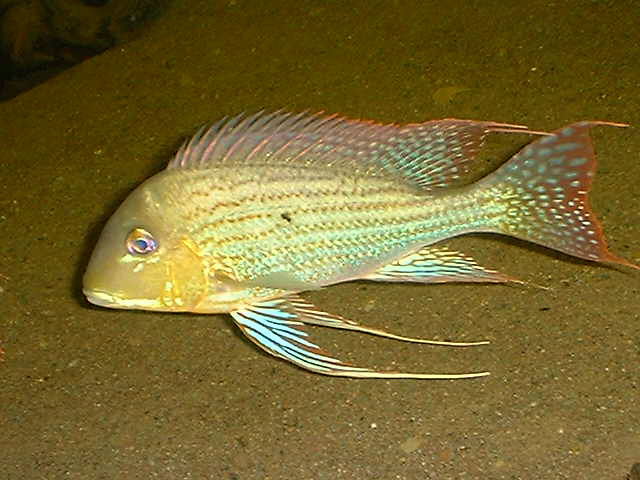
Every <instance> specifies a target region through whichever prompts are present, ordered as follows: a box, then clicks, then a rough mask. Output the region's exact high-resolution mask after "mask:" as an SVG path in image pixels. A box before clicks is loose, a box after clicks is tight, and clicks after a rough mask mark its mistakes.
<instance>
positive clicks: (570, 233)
mask: <svg viewBox="0 0 640 480" xmlns="http://www.w3.org/2000/svg"><path fill="white" fill-rule="evenodd" d="M596 125H613V126H620V127H621V126H625V125H623V124H619V123H609V122H579V123H574V124H571V125H568V126H566V127H564V128H561V129H560V130H557V131H555V132H554V133H553V134H552V135H548V136H545V137H542V138H540V139H538V140H536V141H534V142H532V143H530V144H529V145H527V146H526V147H524V148H523V149H522V150H521V151H520V152H518V153H517V154H516V155H515V156H514V157H513V158H512V159H511V160H509V161H508V162H507V163H505V164H504V165H503V166H502V167H500V168H499V169H498V170H496V171H495V172H494V173H492V174H490V175H488V176H487V177H485V178H484V179H482V180H480V182H478V188H481V189H482V190H485V191H487V190H488V191H489V192H490V194H491V197H492V198H493V199H495V201H496V202H497V203H498V204H499V205H500V206H501V207H502V208H501V209H505V211H504V214H503V215H500V216H499V217H498V218H497V219H496V222H497V224H495V225H494V228H495V229H496V231H498V232H500V233H504V234H507V235H512V236H514V237H518V238H522V239H524V240H528V241H531V242H535V243H539V244H541V245H544V246H546V247H549V248H553V249H555V250H559V251H561V252H564V253H567V254H569V255H573V256H575V257H579V258H584V259H587V260H592V261H596V262H613V263H619V264H623V265H627V266H631V267H635V268H640V267H639V266H637V265H634V264H632V263H630V262H629V261H627V260H625V259H623V258H621V257H618V256H616V255H614V254H613V253H611V252H610V251H609V250H608V248H607V244H606V241H605V238H604V235H603V232H602V227H601V225H600V223H599V222H598V220H597V219H596V217H595V215H594V213H593V212H592V210H591V206H590V204H589V199H588V197H587V195H588V192H589V188H590V187H591V182H592V179H593V175H594V173H595V168H596V158H595V154H594V150H593V144H592V142H591V138H590V136H589V130H590V129H591V127H593V126H596ZM505 206H506V208H505Z"/></svg>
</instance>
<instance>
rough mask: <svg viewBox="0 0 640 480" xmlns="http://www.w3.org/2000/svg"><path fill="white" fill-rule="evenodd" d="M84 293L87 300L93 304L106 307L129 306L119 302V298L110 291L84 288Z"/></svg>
mask: <svg viewBox="0 0 640 480" xmlns="http://www.w3.org/2000/svg"><path fill="white" fill-rule="evenodd" d="M82 293H84V296H85V297H86V298H87V301H88V302H89V303H91V304H93V305H98V306H99V307H106V308H127V307H125V306H124V305H121V304H120V303H119V302H118V298H117V297H116V296H114V295H112V294H110V293H107V292H102V291H100V290H90V289H86V288H85V289H83V290H82Z"/></svg>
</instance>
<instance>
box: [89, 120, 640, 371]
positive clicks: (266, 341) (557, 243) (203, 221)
mask: <svg viewBox="0 0 640 480" xmlns="http://www.w3.org/2000/svg"><path fill="white" fill-rule="evenodd" d="M600 125H609V126H625V125H624V124H620V123H613V122H601V121H582V122H577V123H573V124H570V125H567V126H564V127H562V128H560V129H558V130H556V131H553V132H551V133H547V132H541V131H535V130H529V129H528V128H527V127H526V126H523V125H514V124H506V123H496V122H488V121H474V120H459V119H443V120H431V121H427V122H422V123H412V124H394V123H390V124H382V123H377V122H373V121H364V120H353V119H348V118H346V117H342V116H339V115H325V114H323V113H307V112H303V113H298V114H293V113H287V112H283V111H277V112H273V113H265V112H259V113H256V114H252V115H245V114H243V115H238V116H236V117H233V118H227V117H225V118H223V119H222V120H220V121H218V122H217V123H215V124H213V125H212V126H211V127H209V128H202V129H200V130H199V131H198V132H197V133H196V134H195V135H194V136H193V137H192V138H191V139H190V140H189V141H187V142H185V143H184V144H183V145H182V147H180V149H179V150H178V152H177V153H176V155H175V156H174V157H173V158H172V159H171V160H170V161H169V163H168V165H167V167H166V169H164V170H163V171H161V172H160V173H157V174H156V175H153V176H152V177H150V178H149V179H147V180H146V181H144V182H143V183H142V184H141V185H139V186H138V187H137V188H136V189H135V190H134V191H133V192H132V193H130V195H129V196H128V197H127V198H126V199H125V200H124V202H123V203H122V204H121V205H120V206H119V207H118V209H117V210H116V211H115V213H114V214H113V215H112V216H111V217H110V218H109V220H108V221H107V223H106V225H105V226H104V229H103V231H102V233H101V235H100V237H99V239H98V242H97V244H96V246H95V248H94V250H93V252H92V254H91V257H90V259H89V262H88V265H87V267H86V271H85V274H84V277H83V292H84V295H85V296H86V298H87V300H88V302H90V303H92V304H94V305H97V306H100V307H107V308H120V309H139V310H151V311H163V312H192V313H198V314H200V313H202V314H220V313H225V314H230V316H231V317H232V319H233V321H234V323H235V325H237V327H238V328H239V329H240V331H241V332H242V333H243V334H244V335H245V336H246V337H247V338H248V339H249V340H251V341H252V342H253V343H255V344H256V345H257V346H258V347H260V348H262V349H263V350H265V351H266V352H268V353H270V354H272V355H274V356H276V357H279V358H281V359H284V360H287V361H289V362H291V363H293V364H295V365H297V366H298V367H301V368H303V369H306V370H309V371H312V372H315V373H320V374H326V375H333V376H341V377H354V378H413V379H457V378H474V377H482V376H485V375H488V374H489V372H486V371H479V372H467V373H420V372H417V373H413V372H402V371H386V370H376V369H373V368H367V367H361V366H357V365H354V364H352V363H350V362H346V361H343V360H340V358H338V356H335V355H334V354H332V353H330V352H329V351H328V350H326V349H325V348H322V347H321V346H319V345H318V342H317V340H314V337H313V334H312V333H313V331H314V329H313V327H314V326H320V327H330V328H335V329H342V330H347V331H355V332H363V333H368V334H373V335H377V336H381V337H386V338H391V339H395V340H400V341H406V342H414V343H424V344H435V345H447V346H457V347H464V346H473V345H482V344H486V343H488V342H487V341H477V342H452V341H451V342H449V341H437V340H428V339H422V338H413V337H406V336H402V335H398V334H395V333H391V332H388V331H386V330H383V329H379V328H374V327H369V326H366V325H363V324H360V323H358V322H355V321H352V320H348V319H346V318H343V317H341V316H339V315H335V314H331V313H327V312H324V311H323V310H322V309H319V308H318V307H316V306H315V305H314V304H312V303H311V302H309V301H307V300H305V299H303V298H302V297H301V296H300V294H301V293H302V292H306V291H312V290H318V289H322V288H325V287H328V286H330V285H334V284H338V283H342V282H349V281H356V280H365V281H375V282H403V283H407V282H415V283H423V284H431V283H442V282H488V283H503V282H512V281H516V279H514V278H512V277H510V276H508V275H505V274H502V273H500V272H498V271H496V270H493V269H490V268H486V267H484V266H481V265H480V264H478V263H477V262H476V261H475V260H474V259H473V258H472V257H470V256H468V255H466V254H464V253H461V252H458V251H454V250H451V249H449V248H448V247H446V246H443V245H442V243H441V242H442V241H444V240H447V239H450V238H453V237H457V236H460V235H464V234H469V233H475V232H489V233H494V234H501V235H508V236H511V237H516V238H519V239H523V240H527V241H529V242H533V243H536V244H539V245H543V246H545V247H547V248H550V249H553V250H556V251H559V252H563V253H565V254H567V255H570V256H573V257H577V258H581V259H585V260H589V261H592V262H607V263H611V264H619V265H623V266H628V267H633V268H640V267H638V266H637V265H634V264H633V263H631V262H630V261H628V260H626V259H624V258H622V257H619V256H617V255H615V254H614V253H612V252H610V250H609V249H608V247H607V243H606V240H605V238H604V234H603V230H602V226H601V224H600V222H599V221H598V220H597V218H596V216H595V214H594V213H593V211H592V209H591V206H590V203H589V199H588V192H589V189H590V187H591V184H592V181H593V176H594V172H595V168H596V158H595V153H594V148H593V143H592V140H591V137H590V130H591V129H592V128H593V127H595V126H600ZM494 132H499V133H513V134H529V135H536V136H537V138H535V139H534V140H533V141H531V142H530V143H529V144H527V145H525V146H524V147H523V148H522V149H521V150H520V151H519V152H518V153H516V154H515V155H514V156H513V157H512V158H510V159H509V160H508V161H507V162H505V163H504V164H502V165H501V166H500V167H498V168H497V169H496V170H495V171H493V172H491V173H489V174H487V175H486V176H484V177H482V178H480V179H479V180H477V181H470V180H469V177H470V175H471V174H472V173H473V169H472V168H471V167H472V166H473V163H474V160H475V159H476V157H477V154H478V152H479V150H480V149H481V147H482V146H483V144H484V141H485V138H486V136H487V135H488V134H490V133H494Z"/></svg>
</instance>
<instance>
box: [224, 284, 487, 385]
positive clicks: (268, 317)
mask: <svg viewBox="0 0 640 480" xmlns="http://www.w3.org/2000/svg"><path fill="white" fill-rule="evenodd" d="M231 316H232V317H233V319H234V321H235V322H236V324H237V325H238V327H240V329H241V330H242V332H243V333H244V334H245V335H246V336H247V337H248V338H249V339H250V340H251V341H253V342H254V343H256V344H257V345H258V346H259V347H261V348H262V349H264V350H266V351H267V352H269V353H270V354H272V355H275V356H277V357H280V358H283V359H285V360H288V361H290V362H292V363H294V364H296V365H298V366H299V367H302V368H305V369H307V370H311V371H312V372H316V373H322V374H325V375H334V376H342V377H357V378H416V379H454V378H473V377H482V376H485V375H488V372H477V373H462V374H431V373H404V372H382V371H376V370H371V369H369V368H363V367H356V366H354V365H351V364H349V363H347V362H343V361H342V360H339V359H337V358H335V357H333V356H332V355H331V354H330V353H328V352H326V351H325V350H323V349H322V348H320V347H319V346H318V345H316V344H315V343H313V342H312V341H311V339H310V336H309V333H308V332H307V330H306V327H307V324H310V325H319V326H325V327H331V328H340V329H345V330H355V331H361V332H366V333H371V334H373V335H379V336H383V337H388V338H393V339H396V340H403V341H408V342H415V343H429V344H437V345H454V346H468V345H478V344H482V343H488V342H475V343H454V342H438V341H432V340H422V339H417V338H410V337H401V336H398V335H394V334H391V333H387V332H384V331H383V330H378V329H374V328H369V327H364V326H361V325H358V324H357V323H355V322H351V321H349V320H345V319H343V318H341V317H339V316H335V315H331V314H328V313H325V312H322V311H319V310H317V309H316V308H315V307H314V306H313V305H312V304H310V303H308V302H306V301H304V300H302V299H301V298H299V297H297V296H293V295H291V296H287V297H283V298H279V299H275V300H270V301H266V302H261V303H257V304H255V305H252V306H249V307H247V308H244V309H242V310H236V311H234V312H231Z"/></svg>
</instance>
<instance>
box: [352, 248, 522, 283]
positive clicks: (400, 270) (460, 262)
mask: <svg viewBox="0 0 640 480" xmlns="http://www.w3.org/2000/svg"><path fill="white" fill-rule="evenodd" d="M363 279H364V280H374V281H377V282H418V283H444V282H491V283H502V282H517V283H522V282H521V281H520V280H517V279H515V278H513V277H510V276H508V275H504V274H502V273H500V272H497V271H495V270H491V269H489V268H485V267H483V266H481V265H479V264H478V263H477V262H476V261H475V260H474V259H473V258H471V257H469V256H467V255H464V254H462V253H460V252H456V251H453V250H449V249H448V248H444V247H433V246H428V247H423V248H421V249H420V250H418V251H416V252H413V253H410V254H408V255H405V256H404V257H402V258H400V259H398V260H396V261H395V262H393V263H390V264H388V265H385V266H383V267H381V268H379V269H378V270H376V271H375V272H373V273H370V274H369V275H366V276H365V277H363Z"/></svg>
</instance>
